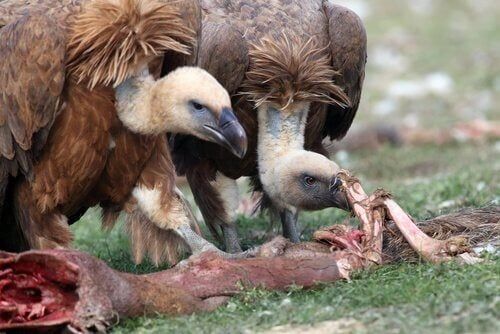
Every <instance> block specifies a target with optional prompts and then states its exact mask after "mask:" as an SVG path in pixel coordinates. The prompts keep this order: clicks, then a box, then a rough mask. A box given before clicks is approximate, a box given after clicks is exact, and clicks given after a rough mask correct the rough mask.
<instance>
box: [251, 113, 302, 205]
mask: <svg viewBox="0 0 500 334" xmlns="http://www.w3.org/2000/svg"><path fill="white" fill-rule="evenodd" d="M294 108H295V109H296V110H294V111H293V112H291V111H286V112H285V111H282V110H277V109H275V108H273V107H271V106H269V105H262V106H260V107H259V108H258V111H257V112H258V124H259V131H258V144H257V145H258V146H257V150H258V164H259V176H260V180H261V182H262V185H263V187H264V190H265V191H266V192H267V193H268V194H269V195H270V196H271V198H273V199H275V200H276V199H278V198H279V194H280V191H279V185H278V184H277V183H278V182H279V175H278V172H279V169H278V167H279V165H280V163H282V162H283V160H284V159H285V158H286V156H288V155H290V154H292V153H293V152H296V151H298V150H303V149H304V132H305V127H306V122H307V115H308V112H309V104H300V105H297V106H295V107H294Z"/></svg>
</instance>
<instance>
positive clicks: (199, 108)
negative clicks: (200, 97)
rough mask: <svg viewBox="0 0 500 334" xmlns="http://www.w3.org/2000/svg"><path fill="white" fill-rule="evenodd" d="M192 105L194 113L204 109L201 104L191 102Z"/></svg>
mask: <svg viewBox="0 0 500 334" xmlns="http://www.w3.org/2000/svg"><path fill="white" fill-rule="evenodd" d="M191 103H192V104H193V107H194V109H195V110H196V111H202V110H203V109H205V107H204V106H203V105H202V104H199V103H198V102H195V101H193V102H191Z"/></svg>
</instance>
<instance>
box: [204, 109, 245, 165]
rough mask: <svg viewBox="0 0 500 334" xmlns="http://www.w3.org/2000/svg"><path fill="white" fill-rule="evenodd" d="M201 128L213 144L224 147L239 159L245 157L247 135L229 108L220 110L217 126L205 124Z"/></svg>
mask: <svg viewBox="0 0 500 334" xmlns="http://www.w3.org/2000/svg"><path fill="white" fill-rule="evenodd" d="M203 127H204V128H205V129H206V130H207V131H208V135H209V137H210V138H211V139H212V140H213V141H214V142H215V143H217V144H219V145H221V146H224V147H225V148H227V149H228V150H229V151H230V152H231V153H233V154H234V155H236V156H237V157H238V158H240V159H241V158H243V157H244V156H245V154H246V152H247V135H246V133H245V130H244V129H243V127H242V126H241V124H240V122H238V119H237V118H236V116H234V113H233V111H232V110H231V109H230V108H224V109H222V114H221V116H220V119H219V123H218V124H217V126H213V125H210V124H205V125H203Z"/></svg>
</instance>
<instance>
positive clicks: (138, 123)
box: [115, 70, 165, 135]
mask: <svg viewBox="0 0 500 334" xmlns="http://www.w3.org/2000/svg"><path fill="white" fill-rule="evenodd" d="M157 84H158V82H157V81H155V80H154V78H153V76H152V75H150V74H149V71H148V70H144V71H143V72H141V73H140V74H138V75H136V76H133V77H131V78H129V79H127V80H125V81H124V82H123V83H121V84H120V85H119V86H118V87H116V89H115V96H116V111H117V114H118V118H119V119H120V121H121V122H122V123H123V124H124V125H125V127H127V128H128V129H129V130H131V131H132V132H135V133H139V134H142V135H156V134H159V133H162V132H164V131H165V129H163V126H162V125H163V124H165V121H164V120H161V119H158V115H157V113H155V110H154V106H153V103H152V102H153V91H154V87H155V86H156V85H157Z"/></svg>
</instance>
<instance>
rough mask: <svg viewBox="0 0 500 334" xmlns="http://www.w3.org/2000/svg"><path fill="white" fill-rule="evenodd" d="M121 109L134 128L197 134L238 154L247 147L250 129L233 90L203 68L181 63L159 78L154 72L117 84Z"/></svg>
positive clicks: (154, 132) (124, 120)
mask: <svg viewBox="0 0 500 334" xmlns="http://www.w3.org/2000/svg"><path fill="white" fill-rule="evenodd" d="M116 98H117V112H118V117H119V118H120V120H121V121H122V123H123V124H124V125H125V126H126V127H128V128H129V129H130V130H131V131H133V132H136V133H140V134H144V135H157V134H161V133H166V132H173V133H182V134H189V135H193V136H196V137H198V138H200V139H203V140H207V141H211V142H214V143H217V144H219V145H222V146H224V147H226V148H227V149H228V150H230V151H231V152H232V153H233V154H235V155H236V156H238V157H240V158H241V157H243V156H244V155H245V153H246V149H247V137H246V134H245V130H244V129H243V127H242V126H241V124H240V123H239V122H238V120H237V119H236V117H235V115H234V113H233V110H232V108H231V99H230V98H229V94H228V93H227V91H226V90H225V89H224V87H222V86H221V85H220V84H219V82H218V81H217V80H216V79H215V78H214V77H213V76H211V75H210V74H209V73H208V72H206V71H205V70H202V69H200V68H198V67H187V66H186V67H180V68H178V69H176V70H175V71H172V72H170V73H169V74H168V75H166V76H165V77H163V78H161V79H160V80H157V81H155V80H154V79H153V77H152V76H151V75H150V74H149V72H148V70H145V71H143V72H142V73H141V74H139V75H137V76H134V77H132V78H130V79H128V80H126V81H125V82H123V83H122V84H120V85H119V86H118V87H117V88H116Z"/></svg>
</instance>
